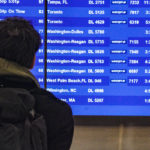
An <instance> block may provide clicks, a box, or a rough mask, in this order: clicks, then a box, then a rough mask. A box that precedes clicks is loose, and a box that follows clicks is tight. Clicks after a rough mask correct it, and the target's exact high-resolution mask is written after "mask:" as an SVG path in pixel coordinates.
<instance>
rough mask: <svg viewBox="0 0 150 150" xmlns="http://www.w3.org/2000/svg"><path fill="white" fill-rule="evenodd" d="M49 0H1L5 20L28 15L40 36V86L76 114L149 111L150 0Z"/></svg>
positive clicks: (144, 113) (0, 13)
mask: <svg viewBox="0 0 150 150" xmlns="http://www.w3.org/2000/svg"><path fill="white" fill-rule="evenodd" d="M46 2H47V4H46V3H45V1H44V0H30V1H29V0H0V19H4V18H6V17H10V16H21V17H24V18H26V19H28V20H30V21H31V22H32V24H33V25H34V27H35V29H36V30H37V31H38V32H39V33H40V35H41V38H42V41H41V42H42V46H41V47H40V49H39V50H38V52H37V54H36V64H35V67H34V69H33V70H31V71H32V73H33V74H34V75H35V77H36V78H37V80H38V81H39V83H40V85H41V87H43V88H44V81H46V84H45V85H46V86H47V90H48V91H50V92H52V93H53V94H54V95H55V96H56V97H58V98H59V99H61V100H62V101H65V102H67V103H68V104H69V105H70V106H71V108H72V111H73V114H74V115H98V116H150V0H47V1H46ZM45 8H46V9H47V11H45ZM46 12H47V13H46ZM45 16H46V18H47V23H46V24H45V21H46V19H45ZM45 34H46V35H47V39H44V37H46V36H44V35H45ZM44 41H47V43H46V44H47V45H46V47H47V49H46V47H44ZM44 50H46V51H44ZM45 53H46V55H45ZM45 56H47V59H45ZM44 64H47V65H46V66H47V72H45V70H44V69H45V66H44ZM46 76H47V78H45V77H46Z"/></svg>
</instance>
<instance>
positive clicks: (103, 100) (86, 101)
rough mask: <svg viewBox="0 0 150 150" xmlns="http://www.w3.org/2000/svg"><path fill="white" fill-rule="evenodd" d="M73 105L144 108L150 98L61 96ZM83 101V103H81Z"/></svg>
mask: <svg viewBox="0 0 150 150" xmlns="http://www.w3.org/2000/svg"><path fill="white" fill-rule="evenodd" d="M60 98H61V99H64V100H65V101H66V102H68V103H69V104H71V105H110V106H111V105H117V106H118V105H126V106H142V105H148V106H149V105H150V103H148V102H147V100H149V99H150V96H82V95H79V96H76V95H74V96H72V97H69V96H60ZM81 99H82V101H81Z"/></svg>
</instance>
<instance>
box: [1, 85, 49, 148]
mask: <svg viewBox="0 0 150 150" xmlns="http://www.w3.org/2000/svg"><path fill="white" fill-rule="evenodd" d="M34 105H35V99H34V97H33V96H32V95H31V93H30V92H29V91H28V90H26V89H21V88H0V150H47V135H46V133H47V131H46V124H45V120H44V118H43V116H42V115H40V114H37V113H36V112H35V110H34Z"/></svg>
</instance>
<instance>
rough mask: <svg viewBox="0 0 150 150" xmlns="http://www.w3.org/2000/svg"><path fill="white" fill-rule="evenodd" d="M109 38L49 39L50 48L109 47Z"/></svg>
mask: <svg viewBox="0 0 150 150" xmlns="http://www.w3.org/2000/svg"><path fill="white" fill-rule="evenodd" d="M109 43H110V39H109V37H100V38H99V37H48V39H47V44H48V46H101V47H105V46H107V47H108V46H109Z"/></svg>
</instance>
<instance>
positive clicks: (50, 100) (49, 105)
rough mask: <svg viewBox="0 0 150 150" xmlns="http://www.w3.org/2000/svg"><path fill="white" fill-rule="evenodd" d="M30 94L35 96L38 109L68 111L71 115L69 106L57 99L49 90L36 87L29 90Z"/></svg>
mask: <svg viewBox="0 0 150 150" xmlns="http://www.w3.org/2000/svg"><path fill="white" fill-rule="evenodd" d="M31 94H32V95H33V96H34V97H35V99H36V103H37V107H38V109H42V110H43V109H45V110H47V109H49V110H51V111H57V113H58V110H59V112H61V113H70V114H71V115H72V110H71V108H70V106H69V105H68V104H67V103H66V102H64V101H61V100H60V99H58V98H57V97H56V96H55V95H54V94H52V93H51V92H48V91H46V90H45V89H42V88H36V89H32V90H31Z"/></svg>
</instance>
